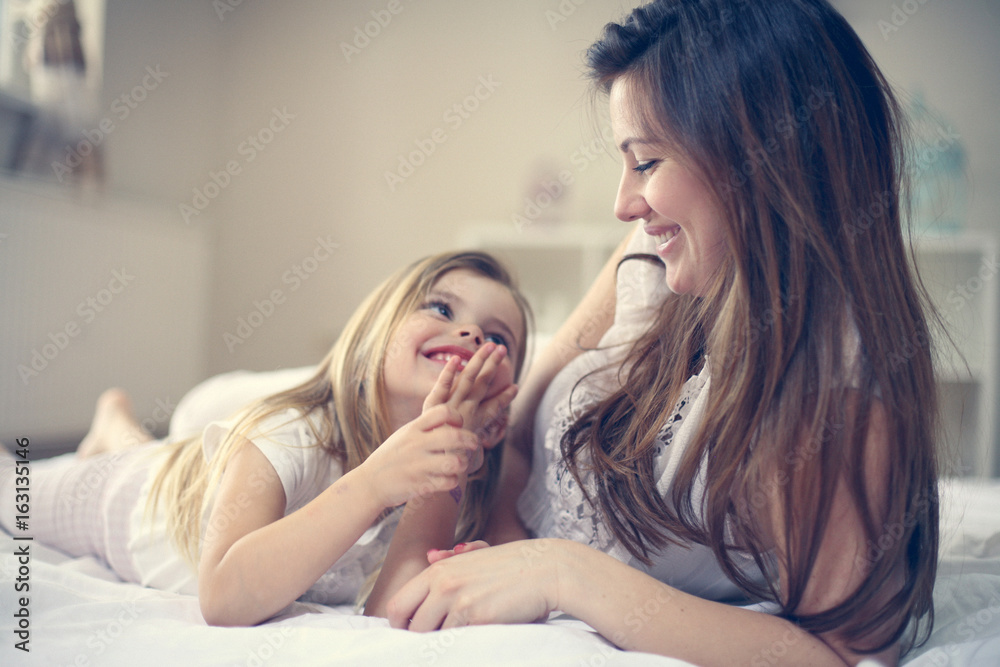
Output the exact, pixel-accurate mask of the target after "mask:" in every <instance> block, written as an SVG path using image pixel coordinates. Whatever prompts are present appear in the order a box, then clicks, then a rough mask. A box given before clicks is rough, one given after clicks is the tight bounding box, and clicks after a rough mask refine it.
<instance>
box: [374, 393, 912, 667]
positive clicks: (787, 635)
mask: <svg viewBox="0 0 1000 667" xmlns="http://www.w3.org/2000/svg"><path fill="white" fill-rule="evenodd" d="M882 410H883V408H881V407H880V406H877V405H876V406H874V409H873V413H872V419H871V424H870V426H869V432H868V438H867V441H866V457H865V461H864V465H865V466H866V470H865V472H866V477H867V479H868V481H869V484H870V486H871V488H872V492H871V497H880V496H878V495H877V494H878V493H883V494H884V485H885V482H884V479H885V473H884V471H885V469H886V465H887V463H886V461H887V457H888V456H889V446H888V444H889V443H888V437H887V435H886V432H885V427H884V415H883V413H882ZM764 491H765V493H767V494H769V496H770V497H771V498H772V500H773V501H774V502H775V503H780V496H781V485H780V479H774V480H773V481H772V482H771V483H770V484H769V485H768V488H767V489H764ZM781 523H782V522H781V520H780V517H775V521H773V525H772V526H771V528H772V530H774V531H775V533H776V535H775V536H774V538H775V544H776V545H778V547H779V548H777V549H776V552H777V553H776V556H777V558H778V562H779V563H781V562H783V561H782V553H781V549H780V546H781V545H783V540H782V536H781V534H780V531H781ZM862 525H863V524H862V522H861V518H860V514H859V513H858V511H857V508H856V506H855V505H854V502H853V500H852V499H851V496H850V494H849V492H848V490H847V485H846V483H841V484H840V486H839V487H838V490H837V493H836V494H835V496H834V499H833V510H832V512H831V516H830V520H829V522H828V525H827V526H826V528H825V531H824V535H823V540H822V542H821V549H820V553H819V557H818V559H817V561H816V563H815V565H814V567H813V570H812V575H811V578H810V580H809V583H808V585H807V590H806V594H805V596H804V598H803V602H802V605H801V610H802V611H803V612H816V611H820V610H823V609H829V608H830V607H832V606H834V605H835V604H837V603H839V602H840V601H842V600H844V599H846V598H847V597H848V596H850V595H852V594H853V592H854V591H855V589H856V588H857V586H858V585H859V584H860V583H861V582H862V581H863V579H864V577H865V575H866V573H867V569H866V567H865V563H866V558H867V555H866V548H865V547H866V545H865V533H864V530H863V527H862ZM779 575H780V579H781V580H780V584H779V589H780V590H785V589H786V585H785V584H786V582H785V571H784V569H783V568H779ZM894 590H895V589H894V588H893V584H892V583H889V584H888V585H887V593H892V592H893V591H894ZM388 609H389V620H390V622H391V624H392V626H393V627H398V628H409V629H412V630H431V629H434V628H448V627H455V626H461V625H473V624H482V623H513V622H526V621H533V620H537V619H540V618H545V617H546V615H547V614H548V613H549V612H551V611H554V610H559V611H563V612H565V613H567V614H570V615H572V616H574V617H576V618H578V619H580V620H582V621H584V622H585V623H587V624H589V625H590V626H591V627H593V628H594V629H595V630H597V631H598V632H599V633H600V634H601V635H603V636H604V637H606V638H607V639H609V640H611V641H613V642H614V643H615V644H617V645H618V646H620V647H621V648H623V649H627V650H637V651H644V652H649V653H658V654H661V655H665V656H669V657H674V658H680V659H683V660H687V661H688V662H692V663H694V664H698V665H731V664H751V665H753V664H763V665H845V664H847V665H855V664H857V663H858V662H860V661H861V660H862V658H864V657H869V658H875V659H876V660H879V661H881V662H882V664H885V665H895V664H896V663H897V661H898V658H899V655H898V648H896V647H892V648H889V649H887V650H886V651H883V652H882V653H880V654H877V655H874V656H862V655H860V654H857V653H855V652H853V651H852V650H851V649H850V648H849V647H848V642H847V641H846V640H845V639H844V638H843V637H841V636H839V635H837V634H836V633H827V634H824V635H814V634H810V633H809V632H807V631H805V630H802V629H801V628H799V627H798V626H796V625H795V624H793V623H791V622H789V621H787V620H784V619H782V618H779V617H777V616H772V615H770V614H766V613H762V612H755V611H749V610H745V609H740V608H738V607H733V606H730V605H727V604H723V603H719V602H713V601H709V600H705V599H702V598H698V597H695V596H692V595H689V594H687V593H683V592H681V591H679V590H677V589H675V588H672V587H670V586H668V585H666V584H663V583H662V582H659V581H657V580H656V579H654V578H653V577H650V576H649V575H647V574H645V573H643V572H640V571H639V570H636V569H633V568H631V567H629V566H627V565H625V564H623V563H621V562H619V561H618V560H616V559H614V558H612V557H610V556H608V555H606V554H604V553H602V552H599V551H597V550H595V549H592V548H590V547H587V546H585V545H582V544H578V543H576V542H572V541H568V540H553V539H541V540H526V541H521V542H513V543H510V544H504V545H501V546H498V547H489V548H482V549H478V550H474V551H471V552H468V553H461V554H458V555H455V556H452V557H450V558H446V559H444V560H441V561H439V562H437V563H435V564H434V565H432V566H430V567H429V568H428V569H427V570H426V571H425V572H423V573H422V574H421V575H419V576H417V577H416V578H415V579H414V580H413V581H411V582H410V583H408V584H407V585H406V586H404V587H403V589H402V590H401V591H400V593H399V594H398V595H396V596H395V597H394V598H393V599H392V600H390V602H389V604H388ZM876 636H877V633H876Z"/></svg>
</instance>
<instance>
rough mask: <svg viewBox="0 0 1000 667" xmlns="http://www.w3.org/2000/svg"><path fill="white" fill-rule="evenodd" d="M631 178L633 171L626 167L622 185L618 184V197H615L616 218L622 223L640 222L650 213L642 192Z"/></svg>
mask: <svg viewBox="0 0 1000 667" xmlns="http://www.w3.org/2000/svg"><path fill="white" fill-rule="evenodd" d="M631 176H632V173H631V170H630V169H628V168H627V167H626V169H625V173H623V174H622V180H621V183H619V184H618V196H617V197H615V217H617V218H618V219H619V220H621V221H622V222H633V221H635V220H638V219H639V218H641V217H643V216H645V215H646V213H647V212H648V211H649V205H648V204H647V203H646V199H645V197H643V195H642V190H641V189H640V188H639V187H638V184H636V183H634V182H633V181H634V179H633V178H631Z"/></svg>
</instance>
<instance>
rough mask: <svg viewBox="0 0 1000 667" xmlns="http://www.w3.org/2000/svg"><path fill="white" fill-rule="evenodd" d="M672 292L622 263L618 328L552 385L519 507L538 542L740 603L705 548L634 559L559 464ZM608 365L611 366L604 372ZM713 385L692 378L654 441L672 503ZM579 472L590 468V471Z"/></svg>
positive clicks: (657, 275) (641, 237) (756, 574)
mask: <svg viewBox="0 0 1000 667" xmlns="http://www.w3.org/2000/svg"><path fill="white" fill-rule="evenodd" d="M652 250H653V248H652V239H651V238H650V237H648V236H646V235H645V234H643V233H642V232H641V231H640V232H639V233H637V234H635V235H633V239H632V241H631V242H630V244H629V247H628V249H627V252H628V253H636V252H648V253H652ZM668 294H669V290H668V288H667V286H666V282H665V279H664V271H663V267H662V265H659V264H654V263H652V262H648V261H644V260H629V261H626V262H625V263H624V264H622V266H621V268H620V269H619V272H618V279H617V303H616V310H615V319H614V323H613V325H612V326H611V328H610V329H609V330H608V332H607V333H606V334H605V335H604V337H603V338H602V340H601V342H600V345H598V348H597V349H596V350H593V351H588V352H585V353H583V354H581V355H580V356H579V357H577V358H576V359H574V360H573V361H572V362H570V363H569V364H567V365H566V367H565V368H564V369H563V370H562V371H561V372H560V373H559V375H557V376H556V378H555V379H554V380H553V382H552V384H551V385H550V386H549V388H548V390H547V391H546V394H545V397H544V398H543V400H542V403H541V405H540V406H539V410H538V414H537V416H536V421H535V437H534V442H535V446H534V457H533V460H532V472H531V476H530V477H529V480H528V484H527V487H526V489H525V491H524V493H523V494H522V495H521V498H520V500H519V502H518V511H519V513H520V515H521V518H522V520H523V521H524V522H525V525H526V526H527V527H528V529H529V530H530V531H531V532H532V533H533V534H534V535H535V536H536V537H557V538H565V539H570V540H574V541H576V542H581V543H583V544H587V545H589V546H591V547H593V548H595V549H598V550H600V551H603V552H605V553H607V554H609V555H611V556H613V557H614V558H616V559H618V560H620V561H622V562H624V563H628V564H630V565H632V566H633V567H636V568H637V569H640V570H643V571H644V572H647V573H648V574H650V575H652V576H654V577H655V578H657V579H659V580H660V581H663V582H665V583H667V584H670V585H671V586H675V587H677V588H679V589H681V590H684V591H686V592H688V593H691V594H693V595H698V596H700V597H703V598H707V599H712V600H726V601H741V600H743V599H744V597H745V596H744V595H743V593H742V591H740V590H739V588H737V587H736V585H735V584H733V583H732V582H731V581H730V580H729V579H728V578H727V577H726V576H725V574H724V573H723V571H722V570H721V568H720V567H719V565H718V563H717V562H716V560H715V556H714V555H713V554H712V552H711V550H710V549H708V548H707V547H704V546H697V545H692V546H690V547H687V548H685V547H678V546H674V545H669V546H667V547H665V548H664V549H663V551H661V552H659V553H656V554H653V555H652V560H653V563H652V565H651V566H645V565H643V564H642V563H641V562H639V561H638V560H636V559H635V558H633V557H632V556H631V554H629V552H628V550H627V549H625V547H624V546H623V545H622V544H621V543H620V542H618V540H616V539H615V537H614V535H613V533H612V532H611V531H610V530H609V529H608V527H607V526H606V525H605V524H604V522H603V521H602V520H601V518H600V514H599V512H598V511H597V510H596V509H595V508H594V507H593V506H592V505H591V504H590V503H589V502H587V501H586V500H585V498H584V494H583V491H582V490H581V489H580V488H579V486H578V485H577V483H576V480H575V479H574V477H573V475H572V473H571V472H570V471H569V469H568V467H567V465H566V463H565V462H564V461H563V459H562V450H561V446H560V442H561V440H562V437H563V434H565V433H566V431H567V430H568V428H569V426H570V425H571V424H572V423H573V421H574V419H575V417H576V416H577V415H579V414H580V413H581V412H582V411H583V409H584V408H586V407H587V406H589V405H591V404H593V403H594V402H596V401H597V400H599V399H600V398H602V397H604V396H605V395H607V394H608V393H610V392H611V391H612V390H613V389H615V388H617V387H618V386H620V379H619V377H618V369H617V367H618V364H617V363H615V362H620V361H621V359H622V357H623V356H624V355H625V353H626V352H627V351H628V347H629V345H628V344H629V343H631V342H632V341H634V340H635V339H636V338H637V337H638V336H639V335H641V333H643V331H644V330H645V328H646V327H648V326H649V323H650V322H651V321H652V320H653V318H654V317H655V313H656V311H657V310H658V307H659V305H660V304H661V303H662V302H663V299H664V298H666V296H667V295H668ZM609 364H610V366H611V367H610V368H606V367H608V366H609ZM602 369H603V370H602ZM590 373H593V374H590ZM588 374H590V375H588ZM581 378H582V380H581ZM709 386H710V379H709V376H708V370H707V368H706V369H705V370H703V371H702V372H701V373H699V374H698V375H695V376H692V377H691V378H690V379H689V380H688V382H687V383H686V384H685V385H684V388H683V390H682V393H681V397H680V400H679V401H678V402H677V404H676V405H675V406H674V409H673V410H672V411H671V412H670V413H669V415H668V416H667V418H666V419H665V420H664V422H663V426H662V428H661V430H660V433H659V436H658V441H657V449H656V459H655V472H654V474H655V475H656V477H657V479H658V483H657V489H658V490H659V491H660V493H662V494H664V496H665V497H668V498H669V496H668V495H667V494H668V491H669V489H670V486H671V484H672V483H673V480H674V475H675V472H676V469H677V465H678V464H679V463H680V460H681V458H682V457H683V454H684V451H685V450H686V448H687V447H688V446H689V445H690V443H691V440H692V438H693V435H694V431H695V430H696V428H697V426H698V425H699V423H700V422H701V419H702V416H703V414H704V409H705V403H706V402H707V397H708V388H709ZM581 462H582V463H584V464H585V463H586V459H585V458H584V459H581ZM580 468H581V470H585V468H586V466H585V465H583V466H581V467H580ZM583 474H584V475H585V474H586V473H583ZM703 476H704V471H703V472H702V476H700V477H699V478H698V480H696V485H695V489H694V493H693V498H692V500H694V501H695V503H696V505H695V506H697V501H698V499H699V497H700V495H701V493H702V492H703V490H704V478H703ZM584 483H586V484H587V485H588V488H587V490H588V492H589V493H590V494H591V497H594V495H595V490H596V487H595V485H594V483H593V481H592V479H591V478H589V477H584ZM668 502H669V500H668ZM743 565H745V567H743V569H744V570H745V571H746V572H747V573H748V574H750V575H751V576H752V577H753V578H754V579H756V580H761V579H762V575H761V574H760V571H759V570H758V569H757V568H756V566H755V565H754V563H753V561H752V560H751V559H750V558H749V557H746V558H745V560H744V562H743V563H741V566H743Z"/></svg>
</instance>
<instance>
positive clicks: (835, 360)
mask: <svg viewBox="0 0 1000 667" xmlns="http://www.w3.org/2000/svg"><path fill="white" fill-rule="evenodd" d="M587 57H588V64H589V67H590V72H591V76H592V79H593V81H594V83H595V86H596V88H597V89H598V90H599V91H601V92H603V93H606V94H607V95H608V99H609V102H610V113H611V124H612V128H613V130H614V135H615V141H616V143H617V144H618V148H619V149H620V151H621V154H622V157H623V160H624V172H623V175H622V180H621V184H620V187H619V191H618V198H617V201H616V203H615V213H616V215H617V216H618V217H619V218H620V219H622V220H623V221H626V222H633V221H637V222H638V224H637V227H638V229H636V231H635V232H634V233H633V234H632V235H631V238H630V239H628V240H627V241H626V242H625V243H623V247H622V248H621V249H620V250H619V252H618V254H617V256H616V257H615V258H613V260H612V262H611V263H609V265H608V266H607V267H606V268H605V270H604V272H603V273H602V275H601V276H600V277H599V278H598V280H597V282H596V283H595V285H594V287H593V288H592V289H591V291H590V292H589V294H588V295H587V297H586V298H585V299H584V301H583V302H582V303H581V305H580V306H579V307H578V309H577V310H576V311H575V312H574V314H573V316H572V317H571V319H570V320H569V321H568V322H567V323H566V324H565V325H564V326H563V328H562V329H561V330H560V332H559V334H558V335H557V337H556V338H555V340H554V341H553V343H552V345H550V346H549V348H548V349H547V350H546V351H545V352H544V353H543V355H542V357H541V359H540V360H539V361H538V362H537V363H536V364H535V367H534V369H533V370H532V374H531V375H530V376H529V378H528V380H527V382H526V383H525V385H524V386H522V390H521V395H520V396H519V399H518V400H519V407H518V411H517V412H516V413H515V415H514V417H513V420H512V428H511V432H512V435H513V436H514V438H513V441H514V444H515V445H517V444H519V442H522V443H523V442H530V441H531V435H532V434H531V432H532V427H533V426H534V448H533V449H534V452H533V471H532V474H531V476H530V478H529V479H528V480H527V482H525V479H524V477H525V475H524V472H525V471H526V470H527V468H528V463H527V460H528V459H529V458H530V457H531V454H530V450H529V447H530V446H525V447H523V449H524V451H523V452H522V453H521V456H517V455H515V452H516V450H515V449H514V448H510V450H511V452H512V454H511V456H510V457H509V459H508V461H507V462H506V466H507V469H506V474H505V480H506V485H507V488H506V493H507V497H508V498H509V499H513V498H516V497H517V495H518V493H519V491H520V490H521V489H522V488H524V487H525V484H526V489H525V490H524V493H523V494H521V498H520V503H519V506H518V509H519V510H520V517H521V519H522V520H523V521H524V523H525V525H526V526H527V528H528V530H529V531H530V534H532V535H533V536H534V537H535V538H536V539H534V540H528V541H518V542H513V543H510V544H504V545H500V546H494V547H490V548H482V547H485V544H483V543H478V544H474V545H469V546H464V545H460V547H459V548H456V550H455V551H456V552H461V553H459V554H458V555H455V556H453V557H450V558H443V559H441V560H439V562H436V563H435V564H434V565H433V566H432V567H430V568H428V569H427V570H425V572H424V573H423V574H421V575H420V576H418V577H417V578H416V579H414V580H413V581H411V582H410V583H409V584H408V585H407V586H406V587H404V588H403V589H402V590H401V591H400V592H399V593H398V594H397V595H396V596H395V598H394V599H393V600H392V601H391V603H390V609H391V612H390V619H391V621H392V623H393V625H394V626H396V627H408V628H410V629H414V630H429V629H434V628H438V627H451V626H456V625H466V624H478V623H489V622H519V621H530V620H534V619H539V618H544V617H545V616H546V614H548V613H549V612H552V611H555V610H560V611H564V612H566V613H569V614H571V615H573V616H576V617H577V618H580V619H581V620H583V621H585V622H587V623H588V624H590V625H591V626H592V627H594V628H595V629H597V630H598V631H599V632H600V633H601V634H603V635H604V636H605V637H607V638H609V639H611V640H612V641H614V642H615V643H616V644H617V645H618V646H620V647H622V648H625V649H634V650H641V651H649V652H655V653H661V654H664V655H669V656H674V657H678V658H682V659H685V660H688V661H690V662H694V663H698V664H737V663H745V662H751V663H754V662H758V663H760V664H774V663H776V662H786V663H788V664H796V665H802V664H844V663H847V664H855V663H856V662H858V661H859V660H860V659H861V658H862V657H863V656H864V655H866V654H875V655H876V657H878V658H880V659H882V660H883V661H885V662H888V663H895V662H896V661H897V660H898V658H899V655H900V654H901V652H902V651H904V650H905V649H906V647H907V646H908V645H909V644H911V643H912V642H913V641H914V640H919V639H920V638H921V635H922V634H924V633H926V632H927V631H929V628H930V625H931V623H932V621H933V609H932V600H931V593H932V588H933V583H934V576H935V563H936V554H937V542H938V527H937V518H938V501H937V495H936V488H937V487H936V481H937V467H936V465H937V464H936V459H935V447H934V438H935V433H936V428H937V406H936V402H935V389H934V376H933V370H932V364H931V350H930V349H929V340H930V337H929V333H928V325H927V320H926V317H925V312H924V308H925V306H924V303H925V299H924V298H923V297H924V295H923V292H922V291H921V290H920V289H919V288H918V284H919V283H918V282H917V281H916V279H915V277H914V276H913V275H912V273H911V270H910V268H909V264H908V262H907V251H906V243H905V242H904V238H903V231H902V225H901V217H902V214H901V208H902V204H901V201H900V190H901V181H902V180H903V174H904V167H903V159H902V158H903V156H902V142H901V131H900V110H899V107H898V105H897V102H896V100H895V98H894V96H893V94H892V92H891V90H890V88H889V85H888V84H887V82H886V81H885V79H884V78H883V76H882V75H881V73H880V72H879V71H878V69H877V67H876V66H875V64H874V63H873V61H872V59H871V57H870V56H869V54H868V53H867V51H866V50H865V48H864V46H863V45H862V44H861V42H860V40H859V39H858V37H857V36H856V35H855V33H854V32H853V31H852V30H851V28H850V27H849V26H848V24H847V23H846V22H845V21H844V19H843V18H842V17H841V16H840V15H839V14H837V12H836V11H835V10H833V8H832V7H830V6H829V5H828V3H827V2H826V1H825V0H767V1H766V2H764V1H751V0H743V1H729V2H726V1H724V0H658V1H656V2H653V3H652V4H649V5H646V6H644V7H640V8H639V9H636V10H635V11H633V12H632V14H631V15H630V16H629V17H628V18H627V20H625V21H624V22H623V23H622V24H620V25H618V24H609V25H608V26H607V27H606V28H605V30H604V34H603V35H602V37H601V39H600V40H599V41H598V42H596V43H595V44H594V45H593V46H592V47H591V48H590V50H589V51H588V54H587ZM664 276H665V280H664ZM667 288H669V289H667ZM525 434H526V437H525ZM518 435H520V436H521V437H520V438H518V437H517V436H518ZM513 515H514V502H513V501H512V500H509V501H508V502H506V503H505V504H504V505H502V506H501V507H500V508H499V509H498V512H497V517H496V520H497V526H498V528H497V530H495V531H494V533H493V535H494V539H493V540H492V541H494V542H496V541H501V540H498V539H497V536H501V538H503V537H506V538H509V537H517V536H523V533H521V534H520V535H518V530H517V526H516V524H515V523H514V522H515V520H514V519H513ZM466 552H468V553H466ZM444 555H452V554H444ZM435 559H436V558H435ZM741 601H742V602H750V601H764V602H765V603H766V604H765V605H763V607H764V608H765V609H766V610H767V611H769V612H770V613H758V611H752V610H748V609H745V608H741V607H740V606H736V605H734V604H732V603H733V602H741Z"/></svg>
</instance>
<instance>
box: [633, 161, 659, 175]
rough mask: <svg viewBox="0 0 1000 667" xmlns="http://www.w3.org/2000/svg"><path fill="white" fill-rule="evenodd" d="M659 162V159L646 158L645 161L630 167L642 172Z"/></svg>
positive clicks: (638, 172) (639, 172)
mask: <svg viewBox="0 0 1000 667" xmlns="http://www.w3.org/2000/svg"><path fill="white" fill-rule="evenodd" d="M657 163H659V160H648V161H646V162H640V163H639V164H637V165H636V166H634V167H632V171H634V172H636V173H637V174H644V173H646V172H647V171H649V170H650V169H652V168H653V167H655V166H656V165H657Z"/></svg>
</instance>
